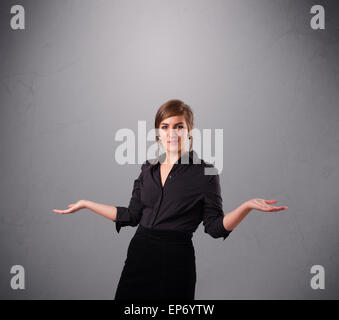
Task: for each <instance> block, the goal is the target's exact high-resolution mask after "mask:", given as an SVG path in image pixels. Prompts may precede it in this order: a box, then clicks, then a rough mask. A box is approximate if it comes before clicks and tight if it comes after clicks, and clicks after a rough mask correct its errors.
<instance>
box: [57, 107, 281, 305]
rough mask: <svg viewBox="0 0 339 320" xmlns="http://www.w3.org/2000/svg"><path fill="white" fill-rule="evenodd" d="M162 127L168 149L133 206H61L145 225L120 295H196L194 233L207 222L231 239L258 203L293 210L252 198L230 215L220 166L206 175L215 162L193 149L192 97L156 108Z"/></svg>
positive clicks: (145, 174) (148, 169)
mask: <svg viewBox="0 0 339 320" xmlns="http://www.w3.org/2000/svg"><path fill="white" fill-rule="evenodd" d="M155 129H156V132H157V136H156V140H157V142H158V143H159V141H160V142H161V145H160V147H161V146H162V147H164V149H165V152H164V153H162V154H160V155H159V156H158V157H157V158H156V159H154V160H153V161H148V160H146V162H145V163H143V164H142V166H141V172H140V175H139V177H138V178H137V179H136V180H134V186H133V191H132V197H131V200H130V203H129V206H128V207H122V206H117V207H115V206H109V205H105V204H99V203H95V202H92V201H88V200H80V201H78V202H77V203H72V204H70V205H69V206H68V207H69V209H67V210H56V209H54V210H53V211H54V212H58V213H73V212H75V211H78V210H79V209H82V208H87V209H90V210H92V211H93V212H95V213H98V214H100V215H102V216H104V217H106V218H108V219H110V220H113V221H115V224H116V230H117V232H119V231H120V229H121V227H124V226H137V225H139V226H138V228H137V230H136V232H135V234H134V236H133V238H132V240H131V242H130V244H129V247H128V251H127V258H126V260H125V265H124V268H123V270H122V273H121V277H120V280H119V283H118V287H117V290H116V294H115V299H116V300H124V299H138V300H149V299H153V300H165V299H186V300H194V294H195V284H196V266H195V252H194V247H193V243H192V234H193V233H194V231H195V230H196V229H197V228H198V226H199V224H200V223H201V222H202V223H203V226H204V231H205V232H206V233H208V234H209V235H210V236H212V237H213V238H221V237H222V238H223V240H225V239H226V238H227V237H228V236H229V234H230V233H231V232H232V231H233V230H234V228H235V227H236V226H237V225H238V224H239V223H240V222H241V220H242V219H244V217H245V216H246V215H247V214H248V213H249V212H250V211H251V210H252V209H256V210H260V211H266V212H274V211H280V210H285V209H287V207H285V206H281V207H274V206H272V205H271V204H272V203H275V202H277V201H276V200H264V199H251V200H249V201H246V202H244V203H243V204H241V205H240V206H239V207H238V208H236V209H235V210H233V211H231V212H229V213H227V214H226V215H224V214H223V209H222V197H221V190H220V181H219V175H218V174H217V172H216V171H215V174H212V175H211V174H210V173H209V174H205V168H210V169H211V168H212V170H213V169H215V168H214V166H213V165H211V164H208V163H206V162H205V161H203V160H202V159H199V158H198V157H197V154H196V153H195V152H194V151H193V150H192V145H193V141H192V140H193V137H192V136H191V135H190V134H191V131H192V129H193V113H192V110H191V108H190V107H189V106H188V105H186V104H185V103H184V102H182V101H180V100H169V101H167V102H166V103H164V104H163V105H162V106H161V107H160V108H159V110H158V112H157V114H156V117H155ZM188 144H189V148H187V146H188ZM187 149H188V150H187Z"/></svg>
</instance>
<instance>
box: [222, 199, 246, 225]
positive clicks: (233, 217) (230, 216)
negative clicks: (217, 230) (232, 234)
mask: <svg viewBox="0 0 339 320" xmlns="http://www.w3.org/2000/svg"><path fill="white" fill-rule="evenodd" d="M251 210H252V209H250V208H248V207H247V205H246V202H245V203H243V204H241V205H240V206H239V207H238V208H236V209H234V210H233V211H231V212H229V213H227V214H226V215H225V216H224V219H223V225H224V228H225V229H227V230H233V229H234V228H235V227H236V226H237V225H238V224H239V223H240V222H241V220H242V219H244V218H245V217H246V216H247V215H248V214H249V213H250V212H251Z"/></svg>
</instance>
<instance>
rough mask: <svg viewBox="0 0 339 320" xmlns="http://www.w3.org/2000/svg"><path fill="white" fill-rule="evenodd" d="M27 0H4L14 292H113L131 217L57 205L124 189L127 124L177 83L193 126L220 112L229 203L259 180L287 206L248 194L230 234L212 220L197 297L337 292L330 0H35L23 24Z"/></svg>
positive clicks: (0, 83)
mask: <svg viewBox="0 0 339 320" xmlns="http://www.w3.org/2000/svg"><path fill="white" fill-rule="evenodd" d="M14 4H17V2H16V1H1V10H0V11H1V12H0V14H1V19H0V26H1V28H0V34H1V51H0V54H1V69H0V98H1V103H0V107H1V111H0V121H1V125H0V130H1V135H0V143H1V144H0V149H1V158H0V159H1V160H0V161H1V179H0V183H1V192H0V203H1V215H0V244H1V251H0V255H1V256H0V296H1V298H2V299H113V297H114V293H115V290H116V286H117V283H118V280H119V276H120V273H121V270H122V267H123V263H124V260H125V257H126V253H127V247H128V244H129V241H130V239H131V237H132V236H133V234H134V232H135V230H136V229H135V228H132V227H125V228H123V229H121V232H120V233H119V234H118V233H117V232H116V230H115V223H114V222H112V221H109V220H108V219H106V218H103V217H101V216H99V215H96V214H94V213H92V212H90V211H88V210H82V211H80V212H77V213H76V214H73V215H60V214H57V213H53V212H52V209H54V208H56V209H65V208H66V206H67V205H68V204H69V203H72V202H75V201H77V200H80V199H88V200H92V201H96V202H100V203H105V204H111V205H125V206H126V205H128V202H129V199H130V196H131V191H132V187H133V180H134V179H135V178H136V177H137V175H138V174H139V171H140V165H139V164H134V165H133V164H131V165H124V166H121V165H119V164H118V163H117V162H116V161H115V157H114V154H115V150H116V148H117V146H118V145H119V144H120V143H121V142H118V141H115V139H114V136H115V133H116V132H117V130H119V129H121V128H130V129H132V130H133V131H135V132H136V131H137V124H138V120H146V121H147V129H148V130H150V129H152V128H153V123H154V116H155V112H156V110H157V108H158V107H159V106H160V105H161V104H162V103H164V102H165V101H167V100H168V99H173V98H177V99H182V100H183V101H185V102H186V103H188V104H189V105H190V106H191V107H192V109H193V111H194V113H195V119H196V121H195V126H196V127H197V128H200V129H203V128H212V129H213V130H214V129H215V128H222V129H223V130H224V140H223V149H224V160H223V170H222V173H221V174H220V178H221V187H222V196H223V205H224V211H225V213H227V212H229V211H231V210H233V209H235V208H236V207H237V206H239V205H240V204H241V203H243V202H244V201H246V200H249V199H251V198H254V197H258V198H264V199H277V200H278V201H279V202H278V203H277V205H286V206H288V207H289V209H288V210H287V211H282V212H280V213H264V212H260V211H255V210H254V211H252V212H251V213H250V214H249V215H248V216H247V217H246V218H245V219H244V220H243V221H242V222H241V223H240V224H239V225H238V226H237V227H236V229H234V231H233V233H232V234H231V235H230V236H229V237H228V238H227V239H226V240H225V241H222V239H221V238H220V239H213V238H212V237H210V236H209V235H208V234H205V233H204V232H203V228H202V224H201V225H200V226H199V228H198V230H197V231H196V233H195V234H194V237H193V242H194V246H195V250H196V259H197V260H196V263H197V287H196V299H338V298H339V290H338V289H339V282H338V274H337V271H338V267H339V258H338V245H339V241H338V228H339V217H338V190H339V182H338V181H339V171H338V160H339V110H338V98H339V90H338V89H339V85H338V84H339V82H338V81H339V78H338V77H339V66H338V57H339V42H338V39H339V37H338V34H339V29H338V23H337V21H338V19H339V10H338V5H337V4H336V2H335V1H317V2H316V3H315V2H314V1H292V0H290V1H272V0H267V1H266V0H256V1H253V0H246V1H244V0H242V1H239V0H232V1H226V0H199V1H197V0H194V1H193V0H192V1H185V0H184V1H182V0H180V1H179V0H177V1H173V0H172V1H163V0H160V1H159V0H152V1H150V0H145V1H131V0H129V1H126V0H121V1H113V0H107V1H97V0H96V1H94V0H93V1H89V0H86V1H84V0H81V1H79V0H72V1H71V0H69V1H65V0H63V1H56V0H53V1H43V0H41V1H36V0H34V1H33V0H31V1H21V3H20V4H22V5H23V6H24V8H25V30H12V29H11V27H10V22H9V21H10V18H11V13H10V7H11V6H12V5H14ZM314 4H321V5H323V6H324V8H325V12H326V15H325V17H326V25H325V26H326V27H325V29H324V30H321V29H319V30H313V29H312V28H311V26H310V20H311V17H312V14H310V8H311V6H312V5H314ZM13 265H22V266H23V267H24V269H25V289H24V290H20V289H18V290H13V289H12V288H11V286H10V281H11V278H12V277H13V274H11V273H10V270H11V267H12V266H13ZM313 265H321V266H323V268H324V270H325V288H324V289H317V290H315V289H312V287H311V285H310V281H311V278H312V277H313V276H314V274H312V273H311V267H312V266H313Z"/></svg>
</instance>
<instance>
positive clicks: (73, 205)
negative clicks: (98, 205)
mask: <svg viewBox="0 0 339 320" xmlns="http://www.w3.org/2000/svg"><path fill="white" fill-rule="evenodd" d="M67 207H68V208H69V209H66V210H58V209H53V212H57V213H62V214H65V213H74V212H76V211H78V210H80V209H83V208H85V206H84V202H83V201H82V200H79V201H78V202H76V203H71V204H69V205H68V206H67Z"/></svg>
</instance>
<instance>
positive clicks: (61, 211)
mask: <svg viewBox="0 0 339 320" xmlns="http://www.w3.org/2000/svg"><path fill="white" fill-rule="evenodd" d="M53 211H54V212H57V213H70V212H71V209H68V210H57V209H54V210H53Z"/></svg>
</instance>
